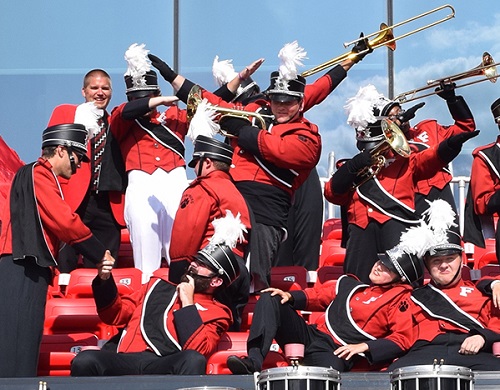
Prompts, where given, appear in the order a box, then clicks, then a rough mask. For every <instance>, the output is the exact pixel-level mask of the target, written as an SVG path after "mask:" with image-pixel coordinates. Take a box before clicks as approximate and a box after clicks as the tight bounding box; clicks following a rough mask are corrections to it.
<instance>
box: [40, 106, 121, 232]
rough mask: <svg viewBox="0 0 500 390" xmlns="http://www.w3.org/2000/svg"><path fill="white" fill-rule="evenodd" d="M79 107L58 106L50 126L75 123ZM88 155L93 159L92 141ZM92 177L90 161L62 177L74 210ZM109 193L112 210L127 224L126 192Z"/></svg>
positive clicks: (83, 196) (61, 179)
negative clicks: (124, 209)
mask: <svg viewBox="0 0 500 390" xmlns="http://www.w3.org/2000/svg"><path fill="white" fill-rule="evenodd" d="M77 107H78V106H77V105H74V104H61V105H60V106H57V107H56V108H54V111H53V112H52V116H51V117H50V120H49V124H48V126H52V125H56V124H61V123H73V122H74V121H75V112H76V108H77ZM87 156H88V158H89V159H90V160H91V159H92V153H91V150H90V142H89V143H88V145H87ZM91 178H92V175H91V164H90V162H81V163H80V168H78V169H77V171H76V173H75V174H73V175H72V176H71V178H70V179H69V180H66V179H64V178H60V180H59V181H60V183H61V189H62V191H63V194H64V200H66V202H68V204H69V205H70V206H71V209H72V210H73V211H76V210H77V209H78V207H80V205H81V204H82V201H83V199H84V198H85V194H86V193H87V191H88V189H89V186H90V180H91ZM108 195H109V203H110V206H111V210H112V212H113V216H114V217H115V220H116V222H118V224H119V225H121V226H125V220H124V217H123V208H124V206H125V197H124V194H123V193H122V192H119V191H108Z"/></svg>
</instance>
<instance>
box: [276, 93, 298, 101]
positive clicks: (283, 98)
mask: <svg viewBox="0 0 500 390" xmlns="http://www.w3.org/2000/svg"><path fill="white" fill-rule="evenodd" d="M269 99H271V100H272V101H273V102H277V103H288V102H293V101H298V100H299V98H298V96H293V95H287V94H285V93H270V94H269Z"/></svg>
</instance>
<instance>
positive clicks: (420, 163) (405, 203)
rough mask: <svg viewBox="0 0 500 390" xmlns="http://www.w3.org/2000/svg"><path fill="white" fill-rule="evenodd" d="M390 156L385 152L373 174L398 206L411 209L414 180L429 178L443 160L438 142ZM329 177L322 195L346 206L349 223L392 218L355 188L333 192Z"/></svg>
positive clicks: (332, 201)
mask: <svg viewBox="0 0 500 390" xmlns="http://www.w3.org/2000/svg"><path fill="white" fill-rule="evenodd" d="M393 158H394V157H393ZM393 158H389V157H388V156H386V159H387V162H386V166H384V167H382V169H381V170H380V171H379V173H378V174H377V176H376V178H377V180H378V181H379V183H380V184H381V186H382V187H383V188H384V189H385V191H386V192H388V193H389V194H391V195H392V196H393V197H394V198H396V200H397V201H399V203H401V207H404V208H407V209H409V210H414V209H415V192H416V183H417V182H418V181H419V180H423V179H427V178H431V177H432V176H434V174H435V173H436V172H437V171H438V170H440V169H441V168H443V167H444V166H445V165H446V164H445V163H444V162H443V161H441V160H440V158H439V157H438V154H437V145H435V146H434V147H432V148H429V149H426V150H424V151H422V152H420V153H411V154H410V157H409V158H407V159H405V158H401V157H399V156H398V157H396V158H395V159H394V160H393ZM330 181H331V179H330ZM330 181H329V182H328V183H327V184H326V186H325V197H326V199H327V200H328V201H329V202H331V203H334V204H338V205H341V206H346V207H347V218H348V222H349V223H352V224H355V225H356V226H359V227H361V228H363V229H364V228H366V226H367V225H368V223H369V222H370V221H371V220H375V221H377V222H379V223H384V222H387V221H388V220H390V219H392V218H393V217H392V216H390V215H388V214H386V213H384V212H382V211H381V210H379V209H377V208H375V207H373V206H372V205H371V204H370V203H368V202H367V201H366V200H365V199H362V198H361V197H360V196H359V193H358V189H353V190H350V191H347V192H345V193H342V194H337V193H334V192H333V191H332V189H331V184H330Z"/></svg>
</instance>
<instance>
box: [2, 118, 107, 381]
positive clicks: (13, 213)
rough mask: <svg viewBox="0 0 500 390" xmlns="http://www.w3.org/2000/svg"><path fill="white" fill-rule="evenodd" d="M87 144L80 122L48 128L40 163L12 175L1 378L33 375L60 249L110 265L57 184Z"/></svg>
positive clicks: (5, 233)
mask: <svg viewBox="0 0 500 390" xmlns="http://www.w3.org/2000/svg"><path fill="white" fill-rule="evenodd" d="M86 141H87V129H86V128H85V126H84V125H82V124H76V123H63V124H57V125H54V126H50V127H48V128H47V129H45V130H44V132H43V134H42V155H41V157H40V158H38V160H37V161H36V162H34V163H31V164H28V165H25V166H24V167H21V168H20V169H19V170H18V172H17V173H16V175H15V177H14V180H13V183H12V187H11V190H10V198H7V203H6V207H5V209H4V215H3V217H2V222H3V223H2V233H1V236H0V285H1V286H2V289H1V292H0V311H1V312H2V316H0V327H1V329H2V332H1V334H0V377H34V376H36V375H37V363H38V356H39V351H40V343H41V339H42V332H43V324H44V319H45V302H46V299H47V290H48V286H49V284H51V283H52V277H53V269H54V268H55V267H57V265H58V254H59V250H60V248H61V246H62V245H63V244H64V243H65V244H67V245H70V246H72V247H73V248H74V249H75V250H77V251H78V252H80V253H82V254H84V255H85V256H86V257H87V258H88V259H90V260H91V261H92V262H93V263H94V264H97V263H100V262H101V261H102V260H108V261H114V259H113V257H112V256H111V254H110V252H109V251H108V250H107V249H106V247H105V246H104V245H103V244H102V243H101V242H100V241H99V240H98V239H97V238H96V237H95V236H94V235H93V234H92V232H91V231H90V229H89V228H88V227H87V226H86V225H85V224H84V223H83V222H82V220H81V219H80V217H79V216H78V215H77V214H76V213H74V212H73V211H72V209H71V207H70V205H69V204H68V203H66V201H65V200H64V197H63V194H62V192H61V186H60V180H62V179H64V180H66V179H69V178H71V176H72V175H74V174H75V172H76V171H77V169H78V167H79V166H80V164H81V163H82V162H83V161H88V158H87V155H86V152H87V146H86ZM19 335H22V337H19Z"/></svg>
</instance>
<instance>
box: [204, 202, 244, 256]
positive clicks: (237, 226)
mask: <svg viewBox="0 0 500 390" xmlns="http://www.w3.org/2000/svg"><path fill="white" fill-rule="evenodd" d="M240 216H241V215H240V213H238V214H237V215H236V217H235V216H234V215H233V213H232V212H231V211H230V210H226V216H225V217H223V218H216V219H214V220H213V221H212V225H213V226H214V230H215V232H214V235H213V236H212V237H211V238H210V244H211V245H227V246H228V247H230V248H235V247H236V244H237V243H238V242H243V240H244V235H243V233H247V229H246V227H245V225H244V224H243V223H242V222H241V219H240Z"/></svg>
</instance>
